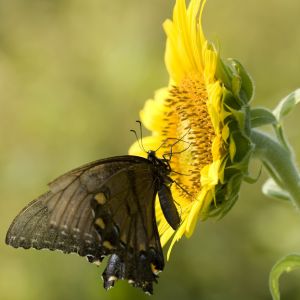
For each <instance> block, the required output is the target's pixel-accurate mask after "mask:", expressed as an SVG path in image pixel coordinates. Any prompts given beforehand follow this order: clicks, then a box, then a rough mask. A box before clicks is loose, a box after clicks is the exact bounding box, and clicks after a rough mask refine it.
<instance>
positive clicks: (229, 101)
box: [223, 89, 242, 111]
mask: <svg viewBox="0 0 300 300" xmlns="http://www.w3.org/2000/svg"><path fill="white" fill-rule="evenodd" d="M223 103H224V107H225V108H227V109H228V110H229V111H232V110H237V111H238V110H240V109H241V107H242V106H241V103H240V102H239V101H237V99H236V97H234V95H233V94H232V92H231V91H229V90H227V89H224V91H223Z"/></svg>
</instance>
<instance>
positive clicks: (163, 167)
mask: <svg viewBox="0 0 300 300" xmlns="http://www.w3.org/2000/svg"><path fill="white" fill-rule="evenodd" d="M147 154H148V157H147V158H148V160H149V161H151V162H152V163H153V165H154V166H155V167H156V169H157V170H158V173H160V174H161V175H162V176H167V175H169V174H170V173H171V171H172V170H171V166H170V163H169V160H168V159H166V158H158V157H157V156H156V151H154V150H149V151H147Z"/></svg>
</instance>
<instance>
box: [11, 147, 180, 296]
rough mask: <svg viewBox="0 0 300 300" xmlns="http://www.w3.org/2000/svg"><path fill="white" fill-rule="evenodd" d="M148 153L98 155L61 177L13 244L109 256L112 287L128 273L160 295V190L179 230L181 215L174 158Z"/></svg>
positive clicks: (24, 220)
mask: <svg viewBox="0 0 300 300" xmlns="http://www.w3.org/2000/svg"><path fill="white" fill-rule="evenodd" d="M147 153H148V155H147V158H143V157H139V156H132V155H124V156H116V157H111V158H106V159H101V160H97V161H95V162H92V163H89V164H86V165H83V166H81V167H79V168H77V169H74V170H72V171H70V172H68V173H66V174H64V175H62V176H60V177H58V178H57V179H55V180H54V181H52V182H51V183H49V189H50V191H48V192H46V193H45V194H43V195H41V196H40V197H38V198H37V199H36V200H34V201H32V202H31V203H29V204H28V205H27V206H26V207H25V208H24V209H23V210H22V211H21V212H20V213H19V214H18V215H17V217H16V218H15V219H14V220H13V222H12V224H11V226H10V228H9V230H8V232H7V236H6V243H7V244H8V245H11V246H13V247H15V248H18V247H22V248H25V249H28V248H36V249H44V248H47V249H50V250H62V251H63V252H64V253H78V254H79V255H80V256H85V257H86V258H87V259H88V261H89V262H91V263H97V264H99V263H100V262H101V261H102V260H103V258H104V257H106V256H109V258H108V261H107V266H106V268H105V270H104V272H103V274H102V278H103V281H104V284H103V285H104V288H105V289H109V288H111V287H113V286H114V283H115V282H116V281H117V280H118V279H126V280H128V282H129V283H131V284H132V285H133V286H134V287H138V288H141V289H142V290H143V291H145V292H147V293H149V294H152V293H153V282H157V278H158V273H159V272H160V271H162V270H163V269H164V256H163V252H162V247H161V244H160V237H159V233H158V228H157V224H156V218H155V199H156V195H157V194H158V198H159V201H160V205H161V208H162V211H163V214H164V216H165V218H166V220H167V221H168V223H169V224H170V226H171V227H172V228H173V229H174V230H176V229H177V228H178V226H179V225H180V217H179V214H178V211H177V209H176V206H175V204H174V200H173V197H172V193H171V190H170V186H171V185H172V183H173V180H172V179H171V177H170V173H171V171H172V170H171V167H170V164H169V160H168V159H166V158H158V157H157V156H156V152H155V151H148V152H147Z"/></svg>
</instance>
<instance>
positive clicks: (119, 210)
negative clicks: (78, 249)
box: [92, 163, 164, 293]
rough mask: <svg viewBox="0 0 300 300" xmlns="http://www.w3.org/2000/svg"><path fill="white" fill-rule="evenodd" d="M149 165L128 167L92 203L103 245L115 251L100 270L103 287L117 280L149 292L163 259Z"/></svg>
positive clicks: (117, 174)
mask: <svg viewBox="0 0 300 300" xmlns="http://www.w3.org/2000/svg"><path fill="white" fill-rule="evenodd" d="M152 168H153V166H152V165H151V164H149V163H147V164H140V165H137V166H134V167H133V166H131V167H128V168H126V169H123V170H121V171H119V172H118V173H116V174H114V175H113V176H112V177H111V178H109V179H108V180H107V181H106V182H105V183H104V184H103V185H102V187H101V192H100V193H98V194H97V195H96V196H95V198H94V200H93V202H92V207H93V210H94V212H95V222H96V229H97V232H99V235H100V236H101V237H102V239H103V241H102V243H103V245H104V246H105V247H107V248H108V249H115V251H114V255H113V256H112V257H111V258H110V260H109V262H108V266H107V268H106V270H105V271H104V274H103V277H104V286H105V287H106V288H109V287H111V286H112V285H113V284H114V281H115V280H116V279H118V278H121V279H128V280H129V281H130V282H131V283H132V284H133V285H134V286H137V287H141V288H143V290H145V291H147V292H150V293H152V282H153V281H156V277H157V274H156V273H157V272H158V271H160V270H162V269H163V266H164V259H163V254H162V250H161V246H160V241H159V235H158V231H157V226H156V220H155V212H154V201H155V196H156V192H157V182H156V178H155V176H154V174H153V170H152Z"/></svg>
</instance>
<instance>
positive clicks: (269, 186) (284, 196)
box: [262, 178, 292, 201]
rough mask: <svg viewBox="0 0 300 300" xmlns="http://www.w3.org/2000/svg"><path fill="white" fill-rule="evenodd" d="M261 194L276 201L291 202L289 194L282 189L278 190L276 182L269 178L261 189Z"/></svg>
mask: <svg viewBox="0 0 300 300" xmlns="http://www.w3.org/2000/svg"><path fill="white" fill-rule="evenodd" d="M262 192H263V193H264V194H265V195H266V196H268V197H271V198H275V199H278V200H284V201H289V200H292V199H291V197H290V195H289V193H288V192H287V191H285V190H283V189H282V188H280V187H279V186H278V185H277V184H276V182H275V181H274V180H273V179H272V178H269V179H268V180H267V181H266V182H265V183H264V185H263V187H262Z"/></svg>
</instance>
